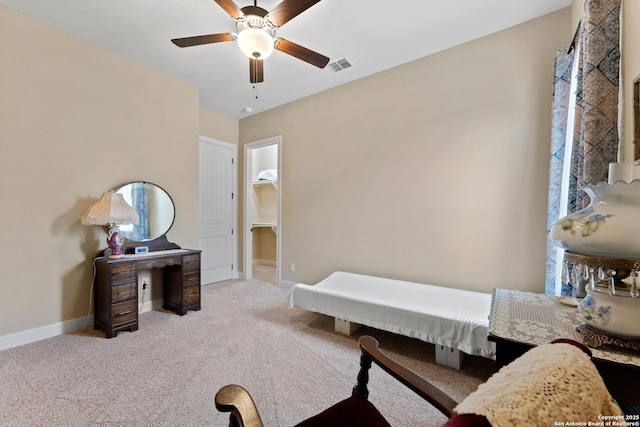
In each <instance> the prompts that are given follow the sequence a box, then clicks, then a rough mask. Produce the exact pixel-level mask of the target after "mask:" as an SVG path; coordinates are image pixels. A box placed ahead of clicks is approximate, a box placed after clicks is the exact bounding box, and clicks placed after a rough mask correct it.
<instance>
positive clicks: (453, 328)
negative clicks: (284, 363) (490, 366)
mask: <svg viewBox="0 0 640 427" xmlns="http://www.w3.org/2000/svg"><path fill="white" fill-rule="evenodd" d="M288 298H289V307H291V308H293V307H300V308H304V309H306V310H309V311H314V312H318V313H322V314H326V315H329V316H334V317H337V318H340V319H344V320H348V321H350V322H354V323H359V324H361V325H366V326H371V327H373V328H376V329H381V330H384V331H389V332H393V333H397V334H401V335H406V336H409V337H413V338H418V339H420V340H423V341H426V342H430V343H433V344H437V345H444V346H447V347H450V348H456V349H458V350H461V351H463V352H465V353H467V354H471V355H475V356H483V357H487V358H490V359H495V354H496V349H495V343H493V342H490V341H488V340H487V333H488V327H489V312H490V310H491V294H485V293H481V292H472V291H464V290H460V289H451V288H444V287H440V286H432V285H424V284H420V283H412V282H405V281H401V280H393V279H385V278H381V277H373V276H365V275H361V274H354V273H345V272H341V271H338V272H335V273H333V274H331V275H330V276H329V277H327V278H326V279H325V280H323V281H321V282H320V283H318V284H316V285H313V286H309V285H305V284H297V285H295V286H293V287H292V288H291V290H290V291H289V295H288Z"/></svg>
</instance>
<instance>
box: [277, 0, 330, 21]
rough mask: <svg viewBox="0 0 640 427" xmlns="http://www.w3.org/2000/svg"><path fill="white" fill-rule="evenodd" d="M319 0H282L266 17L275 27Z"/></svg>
mask: <svg viewBox="0 0 640 427" xmlns="http://www.w3.org/2000/svg"><path fill="white" fill-rule="evenodd" d="M319 1H320V0H283V1H282V2H281V3H280V4H278V5H277V6H276V7H274V8H273V10H272V11H271V12H269V13H268V14H267V16H266V18H267V19H268V20H269V22H271V23H272V24H273V25H274V26H275V27H282V26H283V25H284V24H286V23H287V22H289V21H291V20H292V19H293V18H295V17H296V16H298V15H300V14H301V13H302V12H304V11H305V10H307V9H309V8H310V7H311V6H313V5H314V4H316V3H318V2H319Z"/></svg>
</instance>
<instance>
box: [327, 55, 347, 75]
mask: <svg viewBox="0 0 640 427" xmlns="http://www.w3.org/2000/svg"><path fill="white" fill-rule="evenodd" d="M349 67H351V63H350V62H349V61H348V60H347V59H346V58H343V59H339V60H337V61H336V62H332V63H331V64H329V68H331V70H333V71H334V72H336V73H337V72H338V71H342V70H344V69H345V68H349Z"/></svg>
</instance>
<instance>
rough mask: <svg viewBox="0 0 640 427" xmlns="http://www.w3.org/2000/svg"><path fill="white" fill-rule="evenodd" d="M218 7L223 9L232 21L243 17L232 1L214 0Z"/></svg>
mask: <svg viewBox="0 0 640 427" xmlns="http://www.w3.org/2000/svg"><path fill="white" fill-rule="evenodd" d="M214 1H215V2H216V3H218V5H219V6H220V7H221V8H223V9H224V11H225V12H227V13H228V14H229V16H230V17H232V18H233V19H238V18H241V17H243V16H244V13H242V10H240V8H239V7H238V6H237V5H236V4H235V3H234V2H233V1H232V0H214Z"/></svg>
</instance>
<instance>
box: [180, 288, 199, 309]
mask: <svg viewBox="0 0 640 427" xmlns="http://www.w3.org/2000/svg"><path fill="white" fill-rule="evenodd" d="M198 301H200V286H189V287H188V288H183V290H182V304H184V305H188V304H191V303H194V302H198Z"/></svg>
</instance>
